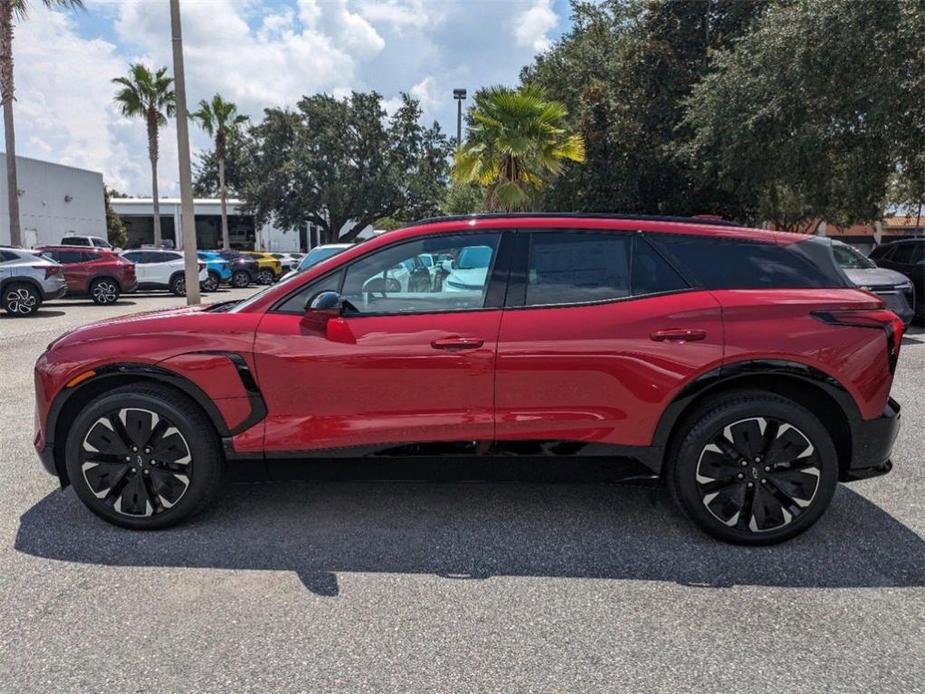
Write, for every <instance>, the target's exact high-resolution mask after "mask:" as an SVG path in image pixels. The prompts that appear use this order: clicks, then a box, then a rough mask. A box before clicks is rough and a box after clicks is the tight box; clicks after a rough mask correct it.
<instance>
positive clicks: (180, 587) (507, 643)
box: [0, 290, 925, 693]
mask: <svg viewBox="0 0 925 694" xmlns="http://www.w3.org/2000/svg"><path fill="white" fill-rule="evenodd" d="M250 291H253V290H233V291H225V292H221V293H220V294H218V295H212V296H211V298H214V299H219V300H221V299H225V298H234V297H237V296H243V295H246V294H248V293H250ZM182 303H183V300H182V299H178V298H175V297H172V296H170V295H167V294H166V293H160V294H153V293H152V294H149V295H132V296H127V297H125V299H124V300H123V301H122V302H121V303H119V304H118V305H116V306H113V307H105V308H104V307H97V306H94V305H92V304H90V303H89V302H86V301H80V300H62V301H55V302H51V303H49V304H47V305H46V307H45V308H44V309H43V310H42V311H41V312H40V313H39V314H38V315H37V316H35V317H33V318H24V319H10V318H8V317H0V422H2V424H0V691H2V692H14V691H15V692H22V691H32V690H41V691H49V690H54V691H63V690H81V691H102V690H104V689H105V690H109V691H149V690H161V691H218V690H232V691H256V690H275V691H329V692H332V691H343V692H363V691H497V692H509V691H547V692H566V691H637V692H642V691H645V692H679V691H716V692H718V691H735V692H737V693H741V692H752V691H755V692H758V691H790V692H810V691H812V692H824V691H839V692H847V691H852V692H854V691H858V692H868V691H869V692H900V691H901V692H918V691H925V497H923V489H925V454H923V451H925V426H923V424H925V333H923V331H922V329H921V328H914V329H913V330H912V331H911V333H910V334H909V335H908V336H907V338H906V339H905V343H904V346H903V353H902V356H901V358H900V362H899V366H898V371H897V378H896V383H895V385H894V388H893V395H894V397H896V398H897V399H898V400H899V401H900V402H901V403H902V406H903V420H904V426H903V430H902V432H901V434H900V438H899V440H898V442H897V444H896V448H895V449H894V453H895V455H894V458H893V460H894V464H895V467H894V470H893V472H892V473H891V474H889V475H887V476H886V477H882V478H879V479H873V480H868V481H864V482H859V483H854V484H852V485H850V486H845V485H841V486H840V488H839V490H838V492H837V494H836V497H835V499H834V501H833V503H832V506H831V508H830V509H829V511H828V513H827V514H826V516H825V517H824V518H823V519H822V521H820V522H819V523H818V524H817V525H816V527H815V528H813V529H812V530H811V531H809V532H808V533H806V534H805V535H803V536H801V537H799V538H797V539H796V540H794V541H791V542H790V543H788V544H785V545H781V546H777V547H772V548H761V549H749V548H739V547H732V546H728V545H722V544H719V543H717V542H715V541H713V540H711V539H709V538H707V537H705V536H703V535H701V534H699V533H698V532H697V531H695V530H694V529H692V527H691V526H689V525H688V524H687V523H686V522H685V521H684V520H683V519H682V518H681V517H680V516H679V515H678V514H677V513H676V512H675V511H674V510H673V508H672V507H671V506H670V504H669V502H668V500H667V498H666V497H665V496H664V495H653V494H652V492H651V491H650V490H648V489H644V488H639V487H629V486H622V485H615V484H601V483H592V484H589V483H578V482H558V483H538V482H534V481H513V482H510V481H508V482H501V481H486V482H435V481H431V482H368V481H366V482H363V481H351V480H346V479H344V480H329V481H322V482H276V483H274V482H264V483H256V484H254V483H251V484H236V485H233V486H232V487H230V488H229V490H228V491H227V493H226V495H225V497H224V499H223V501H222V504H221V506H220V507H219V508H218V509H217V510H215V511H214V512H211V513H208V514H206V515H204V516H201V517H199V518H197V519H196V520H195V521H194V522H192V523H189V524H187V525H185V526H182V527H180V528H177V529H175V530H169V531H163V532H154V533H144V534H139V533H132V532H130V531H126V530H121V529H117V528H114V527H111V526H109V525H107V524H105V523H104V522H103V521H101V520H98V519H97V518H96V517H95V516H92V515H91V514H90V513H89V511H86V510H85V509H84V508H83V506H82V505H81V504H80V503H79V502H78V500H77V498H76V496H75V495H74V493H73V491H72V490H67V491H64V492H61V491H59V490H58V489H57V486H56V481H55V480H54V479H53V478H51V477H49V476H48V475H47V474H46V473H45V472H44V471H43V469H42V468H41V466H40V465H39V462H38V460H37V458H36V455H35V453H34V451H33V449H32V445H31V442H32V430H33V415H32V410H33V394H32V387H33V386H32V365H33V363H34V362H35V360H36V358H37V357H38V356H39V354H40V353H41V352H42V350H43V349H44V348H45V346H46V345H47V344H48V342H50V341H51V340H52V339H53V338H54V337H56V336H57V335H58V334H60V333H61V332H63V331H65V330H67V329H69V328H71V327H74V326H77V325H80V324H83V323H86V322H89V321H91V320H94V319H97V318H102V317H105V316H109V315H119V314H124V313H129V312H135V311H140V310H149V309H155V308H162V307H167V306H175V305H180V304H182Z"/></svg>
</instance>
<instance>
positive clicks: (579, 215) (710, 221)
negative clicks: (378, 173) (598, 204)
mask: <svg viewBox="0 0 925 694" xmlns="http://www.w3.org/2000/svg"><path fill="white" fill-rule="evenodd" d="M521 217H533V218H537V217H539V218H544V217H545V218H550V219H553V218H573V219H622V220H629V221H637V222H673V223H676V224H703V225H705V226H724V227H738V226H742V225H741V224H737V223H736V222H730V221H728V220H723V219H719V218H717V217H715V216H714V215H699V216H693V217H673V216H663V215H654V214H619V213H616V212H490V213H488V212H485V213H478V214H460V215H452V216H447V217H428V218H427V219H420V220H418V221H416V222H411V223H410V224H407V225H405V226H409V227H416V226H420V225H422V224H434V223H436V222H463V221H466V220H469V219H508V218H510V219H517V218H521Z"/></svg>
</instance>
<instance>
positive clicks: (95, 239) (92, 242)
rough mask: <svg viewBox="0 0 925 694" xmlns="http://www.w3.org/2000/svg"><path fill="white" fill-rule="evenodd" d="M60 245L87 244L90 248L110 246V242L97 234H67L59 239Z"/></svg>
mask: <svg viewBox="0 0 925 694" xmlns="http://www.w3.org/2000/svg"><path fill="white" fill-rule="evenodd" d="M61 245H62V246H89V247H91V248H110V249H111V248H112V244H111V243H109V241H107V240H106V239H104V238H100V237H99V236H77V235H75V234H69V235H67V236H65V237H64V238H63V239H61Z"/></svg>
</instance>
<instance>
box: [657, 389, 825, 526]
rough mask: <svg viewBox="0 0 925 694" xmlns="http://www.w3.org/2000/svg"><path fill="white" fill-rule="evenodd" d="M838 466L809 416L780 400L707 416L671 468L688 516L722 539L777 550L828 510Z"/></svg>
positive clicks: (767, 398) (758, 400)
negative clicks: (774, 547)
mask: <svg viewBox="0 0 925 694" xmlns="http://www.w3.org/2000/svg"><path fill="white" fill-rule="evenodd" d="M837 477H838V460H837V455H836V452H835V449H834V445H833V443H832V440H831V437H830V435H829V433H828V431H827V430H826V429H825V427H824V426H823V425H822V424H821V423H820V422H819V420H818V419H817V418H816V417H815V416H813V415H812V413H810V412H809V411H808V410H806V409H805V408H803V407H802V406H800V405H798V404H797V403H795V402H792V401H789V400H786V399H785V398H781V397H779V396H776V395H772V394H765V395H761V396H760V397H758V396H756V397H753V398H750V397H742V398H736V399H732V400H729V401H727V402H726V404H724V405H721V406H719V407H718V408H714V409H713V410H711V411H708V412H705V413H703V415H702V417H701V418H700V419H699V421H697V422H696V423H694V424H693V425H692V427H691V428H690V429H689V431H688V433H687V435H686V436H685V437H684V439H683V441H682V443H681V445H680V447H679V448H678V449H677V457H676V459H675V460H674V464H673V465H672V466H671V467H670V468H669V472H668V478H669V482H670V486H671V489H672V493H673V494H674V496H675V499H676V501H678V503H679V505H680V506H681V508H682V510H684V511H685V513H687V515H688V516H690V517H691V518H692V520H694V521H695V522H696V523H697V524H698V525H699V526H700V527H701V528H703V529H704V530H706V531H707V532H708V533H710V534H711V535H713V536H715V537H718V538H720V539H723V540H726V541H729V542H736V543H742V544H772V543H775V542H781V541H783V540H786V539H789V538H791V537H794V536H795V535H798V534H799V533H801V532H803V531H804V530H806V529H807V528H808V527H809V526H811V525H812V524H813V523H815V521H816V520H818V518H819V516H821V515H822V512H823V511H824V510H825V508H826V507H827V506H828V504H829V501H830V500H831V497H832V494H833V492H834V489H835V485H836V482H837Z"/></svg>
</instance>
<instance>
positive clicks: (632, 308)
mask: <svg viewBox="0 0 925 694" xmlns="http://www.w3.org/2000/svg"><path fill="white" fill-rule="evenodd" d="M518 238H519V245H518V250H517V251H516V252H515V257H516V258H518V259H520V261H521V262H522V263H523V264H522V265H519V266H518V265H514V266H513V267H512V270H511V285H510V287H509V288H508V292H507V306H506V308H505V311H504V316H503V319H502V322H501V331H500V335H499V338H498V362H497V368H496V375H495V389H496V390H495V401H496V434H495V436H496V439H497V447H498V448H499V449H500V450H504V449H506V448H512V449H514V450H516V451H520V452H527V451H531V452H534V453H550V452H556V451H561V452H570V453H574V452H579V451H583V452H585V453H590V452H595V453H598V454H607V453H618V452H619V447H621V446H646V445H649V444H650V443H651V440H652V435H653V432H654V429H655V426H656V425H657V422H658V419H659V417H660V415H661V413H662V412H663V410H664V408H665V406H666V405H667V404H668V403H669V402H670V401H671V399H672V398H673V397H674V396H675V395H676V394H677V392H678V391H679V389H680V388H681V387H682V385H683V384H685V383H686V382H688V381H689V379H690V378H691V377H692V376H693V375H694V374H696V373H697V372H698V371H705V370H708V369H710V368H715V367H718V366H719V365H720V364H721V363H722V357H723V327H722V316H721V312H720V307H719V305H718V303H717V301H716V300H715V299H714V298H713V297H712V296H711V294H710V293H709V292H707V291H698V290H695V289H692V288H691V287H689V286H688V284H687V283H686V282H685V281H684V280H683V278H682V277H681V276H680V274H679V273H678V272H677V271H676V270H675V269H674V268H673V267H672V266H671V264H670V263H669V262H668V261H667V260H665V259H664V258H663V257H662V256H661V255H660V254H659V253H658V252H657V251H656V250H655V249H654V248H653V247H652V246H651V245H650V244H649V243H648V242H647V241H646V240H645V238H644V237H643V235H642V234H634V233H631V232H617V231H584V230H574V231H572V230H561V229H560V230H549V231H536V232H531V233H523V234H521V233H519V234H518Z"/></svg>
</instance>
